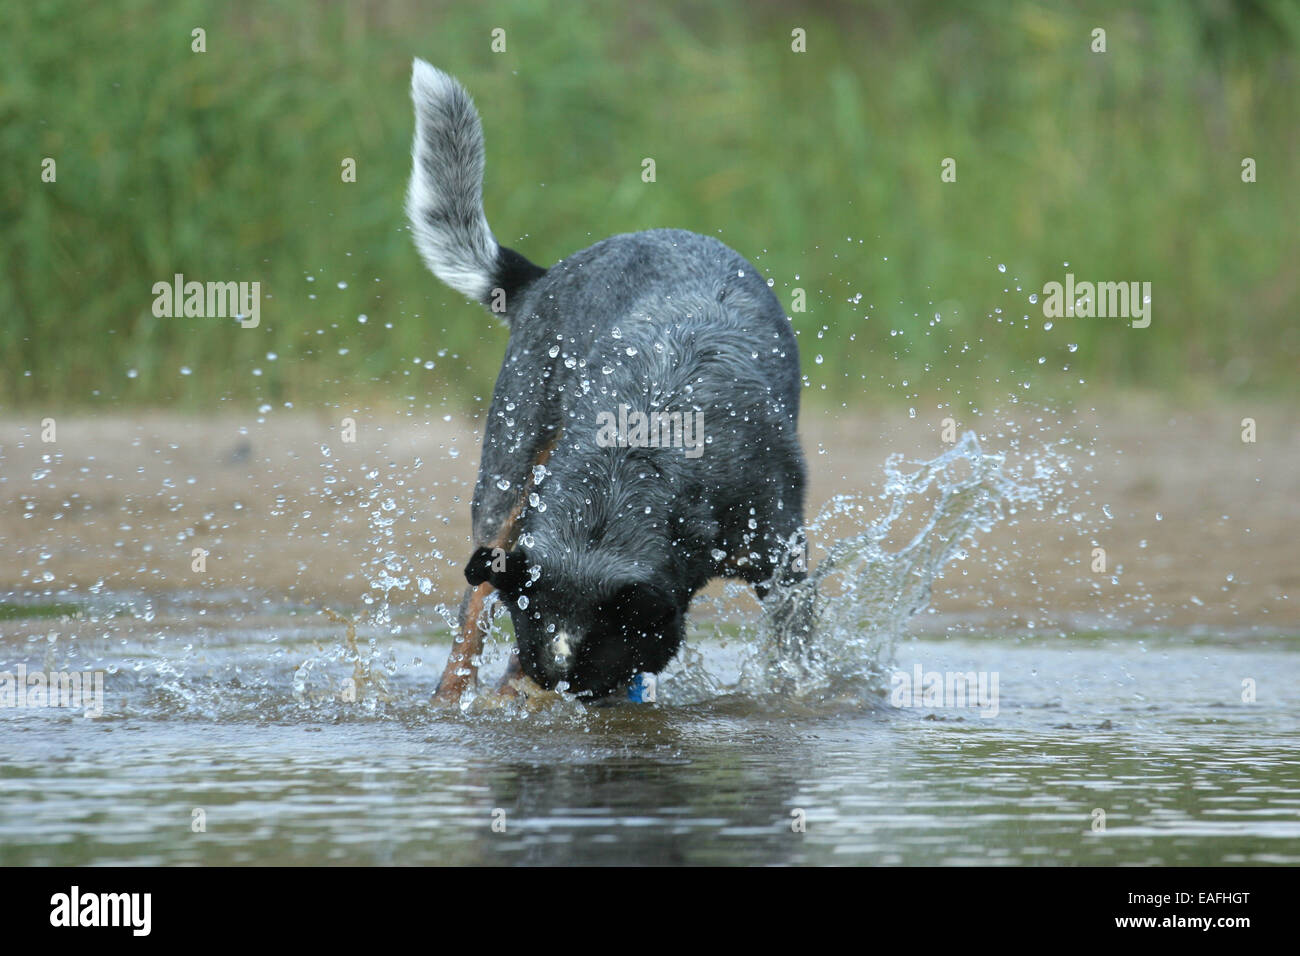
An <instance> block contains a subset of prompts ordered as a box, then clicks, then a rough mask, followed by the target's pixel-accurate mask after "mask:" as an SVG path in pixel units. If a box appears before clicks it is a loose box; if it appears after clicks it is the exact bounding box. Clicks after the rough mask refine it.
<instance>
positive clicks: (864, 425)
mask: <svg viewBox="0 0 1300 956" xmlns="http://www.w3.org/2000/svg"><path fill="white" fill-rule="evenodd" d="M846 414H847V413H845V412H843V411H841V412H840V416H844V415H846ZM947 415H948V413H947V412H943V411H935V410H924V409H922V410H920V411H919V412H918V414H917V416H916V417H911V416H909V415H908V414H907V412H906V410H903V411H892V410H891V411H886V412H883V413H880V414H873V415H866V414H857V415H854V416H853V417H852V418H845V417H838V418H837V417H835V414H834V412H833V411H826V412H820V411H808V412H806V413H805V414H804V416H803V422H802V430H803V439H804V446H805V449H806V451H807V453H808V460H809V468H810V472H811V479H812V480H811V486H810V499H809V504H810V508H809V514H810V515H811V514H813V513H815V512H816V511H817V509H818V508H820V507H821V505H822V504H823V503H824V502H825V501H826V500H827V499H828V498H830V497H831V496H833V495H838V494H852V493H867V494H874V493H876V492H878V491H879V490H880V485H881V480H882V477H883V471H882V465H883V463H884V461H885V459H886V457H887V456H888V455H889V454H891V453H894V452H900V453H902V454H903V455H905V456H906V457H907V458H909V459H925V458H932V457H934V456H935V455H937V454H939V453H940V452H941V451H942V450H944V448H945V447H947V446H945V445H944V444H943V443H942V442H941V441H940V429H941V427H942V426H941V422H942V419H943V418H945V417H947ZM1247 416H1250V417H1253V418H1254V419H1255V420H1256V422H1257V429H1258V438H1257V441H1256V442H1255V443H1253V444H1248V443H1243V442H1242V440H1241V425H1240V422H1241V419H1242V418H1243V417H1247ZM41 417H42V416H39V415H37V414H32V415H31V416H29V417H23V418H18V417H13V416H10V417H7V418H5V419H3V420H0V599H4V600H50V599H51V597H52V596H54V595H57V594H64V595H67V596H72V597H73V598H74V599H75V594H76V593H77V592H84V591H86V590H87V589H90V588H92V587H94V586H96V585H99V587H100V589H101V590H102V591H106V592H112V591H131V592H140V591H143V592H146V593H167V592H195V591H202V592H210V593H212V594H214V595H216V594H220V593H232V592H233V593H239V594H242V595H261V596H265V597H268V598H269V599H270V600H271V601H272V603H278V602H279V601H284V602H291V603H296V604H305V605H309V606H310V605H315V604H320V605H325V604H328V605H330V606H343V607H353V608H360V607H362V606H363V604H362V600H363V595H364V594H365V593H366V592H367V591H368V590H369V588H368V587H367V582H368V581H370V580H373V579H374V578H375V577H376V575H377V574H378V573H379V570H380V567H381V564H382V561H383V558H384V555H385V554H389V553H391V554H394V555H397V556H398V559H397V561H396V562H394V563H393V568H394V571H393V573H394V575H395V576H397V577H406V578H408V579H409V585H408V587H407V588H406V589H405V590H396V591H394V592H393V595H392V596H393V598H394V600H395V603H396V604H398V605H399V606H404V605H406V604H407V603H408V602H409V604H410V605H411V606H412V607H413V608H416V607H419V606H423V605H428V606H430V607H431V606H432V605H433V604H435V603H436V602H437V601H439V600H442V601H448V602H451V601H455V600H457V599H458V597H459V593H460V587H461V581H462V578H461V574H460V569H461V567H462V566H463V563H464V560H465V558H466V557H467V554H468V542H469V501H470V497H471V495H472V492H473V480H474V473H475V469H476V467H477V463H478V441H479V437H478V432H479V426H478V425H477V423H475V422H473V421H469V420H463V419H452V420H444V419H443V418H441V417H434V418H432V419H430V420H428V421H424V420H418V421H417V420H415V419H412V418H405V417H402V416H400V415H395V414H392V413H385V414H383V415H379V414H373V415H372V414H366V413H364V412H363V413H352V414H350V415H345V414H343V413H340V414H339V415H338V416H337V418H335V417H332V416H331V417H325V416H324V415H312V414H307V413H303V412H286V411H273V412H269V413H267V414H266V415H264V416H256V415H254V416H249V417H242V416H239V417H237V416H223V417H210V418H198V419H196V418H186V417H183V416H179V415H173V414H169V413H165V412H148V413H141V414H130V415H128V414H114V415H111V416H103V417H93V418H92V417H85V416H73V415H68V416H61V415H55V416H54V417H55V425H56V441H55V442H53V443H45V442H42V440H41V428H42V425H41ZM344 417H351V418H353V419H355V421H356V428H357V431H356V441H355V442H351V443H349V442H344V441H343V440H342V435H341V433H340V428H341V419H342V418H344ZM259 418H260V419H262V420H261V421H259V420H258V419H259ZM957 424H958V427H959V429H961V430H966V429H968V428H969V429H972V430H974V431H976V432H977V433H978V434H979V435H980V437H981V441H982V443H983V444H984V445H985V447H986V449H992V448H1001V449H1007V450H1008V452H1009V454H1010V455H1011V456H1012V457H1013V458H1014V457H1015V456H1016V455H1018V454H1020V455H1023V448H1022V449H1017V448H1016V447H1014V446H1015V444H1016V443H1017V442H1018V441H1019V442H1020V443H1021V444H1022V446H1023V445H1024V441H1023V436H1025V435H1027V434H1029V433H1031V432H1037V433H1039V434H1040V435H1044V436H1047V437H1048V438H1051V439H1061V438H1065V437H1067V436H1074V438H1075V439H1076V442H1077V443H1078V444H1079V445H1080V446H1081V448H1082V450H1077V451H1074V452H1072V453H1071V455H1070V461H1071V463H1072V465H1071V473H1070V475H1069V481H1068V482H1067V488H1066V490H1067V492H1068V495H1069V497H1070V498H1071V500H1070V501H1069V502H1068V504H1067V507H1066V509H1065V513H1064V514H1062V515H1052V514H1046V513H1045V514H1035V515H1030V516H1023V515H1022V516H1020V520H1019V521H1018V523H1017V524H1016V525H1015V526H1004V527H1000V528H998V529H996V530H995V531H994V532H993V533H991V534H989V535H987V536H985V538H984V539H982V540H981V541H980V544H979V546H978V547H977V548H975V549H973V550H972V556H971V559H970V560H968V561H966V562H964V563H963V565H962V566H961V567H962V569H964V571H965V573H964V574H963V573H961V570H960V569H956V568H955V569H954V570H953V571H952V572H951V573H949V574H948V575H946V576H945V578H944V580H943V581H941V582H940V583H939V585H938V586H937V587H936V591H935V599H934V601H933V608H934V611H935V616H934V617H932V618H931V617H926V618H923V619H922V620H921V621H920V622H918V623H919V626H920V627H921V628H925V629H933V628H934V627H936V626H939V625H941V624H942V625H944V626H951V627H953V628H955V629H960V628H962V627H968V626H974V625H979V626H980V627H994V628H1000V627H1011V628H1024V627H1027V626H1033V627H1036V628H1038V627H1042V628H1052V627H1060V628H1068V629H1078V628H1088V627H1099V628H1106V629H1115V628H1116V627H1132V628H1137V629H1143V630H1153V629H1155V630H1163V629H1202V630H1224V631H1234V632H1242V631H1247V630H1250V629H1252V628H1260V629H1263V630H1266V631H1276V630H1287V629H1297V628H1300V602H1297V600H1296V599H1295V596H1296V593H1297V591H1298V590H1300V561H1297V539H1298V538H1300V503H1298V501H1297V491H1300V426H1298V425H1297V423H1296V421H1295V418H1294V415H1293V409H1292V408H1290V407H1288V406H1284V405H1282V404H1271V405H1265V406H1255V407H1250V408H1244V407H1242V408H1239V407H1233V408H1215V409H1213V410H1211V409H1208V408H1205V409H1199V410H1194V411H1186V410H1183V411H1178V410H1174V409H1171V408H1169V407H1161V406H1159V405H1156V404H1147V405H1143V404H1140V403H1139V404H1128V403H1125V404H1124V405H1123V406H1120V405H1119V404H1117V405H1115V406H1114V407H1109V408H1106V407H1098V408H1097V409H1096V410H1091V409H1090V410H1087V411H1081V412H1079V413H1078V414H1073V413H1071V414H1061V413H1055V412H1053V413H1047V412H1043V411H1041V410H1036V409H1032V408H1029V407H1027V406H1020V407H1018V408H1015V409H1014V410H1013V414H1011V415H1007V414H998V415H991V414H990V415H986V416H984V418H983V419H975V420H973V421H970V422H966V421H961V420H960V418H959V420H958V423H957ZM323 448H327V449H328V453H326V451H324V450H323ZM1089 468H1090V469H1091V470H1089ZM1107 512H1108V513H1109V516H1108V515H1107ZM375 515H377V516H378V521H376V518H375V517H374V516H375ZM1157 515H1159V517H1157ZM382 522H391V523H390V524H388V525H387V526H386V527H385V526H384V525H383V524H382ZM1094 529H1095V530H1094ZM1094 539H1096V540H1095V541H1094ZM1098 545H1100V546H1103V547H1105V549H1106V557H1107V565H1108V573H1106V574H1096V573H1093V572H1092V571H1091V564H1092V561H1093V548H1094V547H1095V546H1098ZM195 548H202V549H204V550H205V551H206V552H207V556H206V558H205V565H206V567H205V570H203V571H202V572H197V571H195V570H193V568H192V566H193V562H194V556H193V552H194V549H195ZM817 555H818V550H817V548H816V547H814V550H813V555H812V558H813V561H814V563H815V562H816V560H817ZM1118 567H1122V573H1120V574H1119V576H1118V578H1117V582H1118V583H1116V582H1115V581H1113V580H1112V575H1114V573H1115V570H1116V568H1118ZM420 578H427V584H426V585H425V586H426V587H427V589H428V593H427V594H425V593H421V592H422V588H421V584H420V581H419V579H420ZM429 617H430V620H431V623H432V622H433V620H434V615H433V614H432V613H430V614H429Z"/></svg>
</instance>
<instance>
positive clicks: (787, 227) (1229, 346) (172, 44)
mask: <svg viewBox="0 0 1300 956" xmlns="http://www.w3.org/2000/svg"><path fill="white" fill-rule="evenodd" d="M1126 7H1127V5H1126V4H1120V3H1109V2H1100V3H1095V4H1088V5H1086V6H1085V5H1083V4H1077V5H1076V4H1065V3H1031V2H1014V3H974V2H969V3H956V4H948V5H939V4H937V3H928V2H921V3H911V4H886V3H874V2H873V3H849V2H837V3H814V4H810V5H808V6H807V7H805V8H802V9H795V8H793V7H788V6H787V5H785V4H780V3H775V2H764V3H744V2H741V0H713V2H709V3H703V4H691V5H681V6H680V7H679V8H677V9H675V10H663V9H661V8H660V6H659V5H652V4H636V5H623V4H620V5H607V4H597V3H589V2H558V0H557V2H548V0H521V2H504V3H480V4H449V3H448V4H429V3H414V2H399V3H392V4H362V3H357V4H333V3H328V4H326V3H319V4H318V3H307V2H270V3H259V4H255V5H254V4H247V5H245V4H224V3H223V4H215V3H200V2H196V0H167V2H164V0H134V2H125V3H114V4H85V3H74V2H65V0H46V2H41V0H33V2H25V3H10V4H5V5H4V6H3V7H2V8H0V11H2V12H0V161H2V163H3V169H4V170H5V177H4V180H3V183H0V315H2V316H3V319H0V403H3V404H4V405H8V406H19V407H34V406H40V407H49V406H55V405H57V406H85V405H89V406H94V407H105V406H112V405H135V404H142V405H159V404H165V405H177V406H180V407H184V408H191V409H196V410H204V409H212V408H214V407H215V406H218V405H219V404H220V403H231V404H233V405H236V406H239V407H247V406H248V405H250V404H254V403H259V402H263V401H266V402H280V401H286V400H292V401H294V402H296V403H299V404H307V403H323V404H344V405H346V404H348V403H352V402H377V403H392V404H399V405H400V404H411V405H415V406H419V405H422V404H424V403H426V402H430V401H432V403H433V404H435V405H436V404H438V403H439V402H440V401H442V400H445V401H446V402H447V403H448V404H451V405H453V406H464V405H468V404H470V403H472V402H473V401H474V399H475V398H476V397H481V396H484V395H486V394H487V393H488V392H489V390H490V388H491V384H492V381H493V380H494V377H495V370H496V365H497V363H498V362H499V358H500V354H501V350H502V347H503V344H504V341H505V333H504V331H502V330H500V329H498V328H496V327H494V326H493V325H492V323H490V321H488V320H487V319H486V318H485V317H484V315H483V314H482V313H480V312H479V310H478V309H477V308H475V307H474V306H471V305H469V304H466V303H463V302H461V301H460V300H459V298H458V297H457V296H456V295H454V294H453V293H450V292H448V291H447V290H445V289H444V288H443V287H442V286H441V285H439V284H438V283H437V282H436V281H435V280H434V279H433V278H432V277H431V276H429V275H428V274H427V273H426V272H425V271H424V270H423V268H422V267H421V265H420V264H419V261H418V259H417V257H416V254H415V252H414V250H413V249H412V247H411V243H410V237H409V235H408V234H407V232H406V230H405V227H404V220H403V215H402V209H401V205H402V195H403V191H404V188H405V180H406V176H407V172H408V167H409V148H410V146H409V141H410V135H411V117H410V106H409V100H408V94H407V83H408V73H409V62H410V58H411V57H412V56H413V55H420V56H423V57H425V58H426V59H429V60H431V61H432V62H434V63H436V64H437V65H439V66H441V67H443V68H445V69H447V70H449V71H451V72H453V73H455V74H457V75H458V76H460V77H461V78H462V79H463V81H464V82H465V83H466V84H467V85H468V87H469V88H470V90H471V91H472V92H473V93H474V95H475V97H476V99H477V101H478V104H479V106H480V109H481V111H482V113H483V116H484V122H485V126H486V131H487V136H488V153H489V155H488V177H487V184H486V204H487V208H488V217H489V220H490V221H491V222H492V224H493V227H494V230H495V231H496V233H497V235H498V237H499V238H501V239H502V241H503V242H506V243H507V244H511V245H515V246H516V247H518V248H519V249H520V250H521V251H523V252H524V253H525V254H527V255H529V256H530V257H531V258H533V259H535V260H536V261H539V262H542V263H548V264H549V263H550V262H553V261H554V260H556V259H557V258H559V257H561V256H563V255H566V254H567V253H569V252H572V251H574V250H576V249H578V248H581V247H583V246H585V245H587V244H589V243H590V242H592V241H594V240H596V239H598V238H601V237H603V236H605V235H608V234H611V233H615V232H620V231H628V230H636V229H643V228H649V227H656V226H677V227H682V228H687V229H694V230H696V231H699V232H706V233H710V234H715V235H719V236H720V237H721V238H722V239H723V240H724V241H726V242H728V243H730V244H731V245H733V246H734V247H735V248H737V249H738V250H739V251H740V252H742V253H743V254H745V255H747V256H749V257H750V258H751V259H753V260H754V261H755V262H756V264H757V265H758V266H759V268H760V269H761V270H762V271H763V272H764V273H765V274H766V275H767V276H769V277H770V278H771V279H773V280H774V288H775V290H776V291H777V292H778V294H779V295H780V296H781V298H782V300H783V301H784V302H785V303H786V305H787V308H789V307H790V303H791V292H792V290H793V289H794V288H795V287H800V288H803V289H805V290H806V292H807V296H808V309H807V312H805V313H796V314H794V315H793V318H794V320H795V325H796V328H797V329H798V330H799V333H800V337H801V345H802V350H803V359H804V367H805V371H806V373H807V375H808V377H809V381H810V392H809V400H810V401H814V402H818V401H820V402H826V403H830V402H836V403H838V402H843V403H848V404H850V405H852V404H853V403H855V402H857V401H859V400H863V399H864V398H865V399H869V400H871V401H879V400H881V399H882V398H885V399H890V398H893V399H897V400H899V401H902V400H908V399H911V398H912V397H913V396H915V395H918V394H922V395H928V394H935V393H938V394H941V395H946V396H947V397H948V398H949V399H953V398H956V399H957V400H958V401H973V400H975V399H976V398H977V397H978V396H980V395H985V394H990V393H992V394H998V395H1002V396H1005V395H1006V394H1008V393H1010V392H1015V393H1017V394H1024V393H1025V392H1024V389H1025V386H1030V387H1031V388H1032V392H1031V393H1030V394H1033V395H1061V396H1067V397H1068V396H1071V395H1076V394H1077V391H1078V388H1079V386H1078V379H1080V378H1082V379H1084V380H1085V381H1086V382H1087V387H1088V388H1089V389H1093V388H1101V389H1107V388H1114V389H1132V388H1146V389H1157V390H1160V391H1161V392H1164V393H1166V394H1169V395H1172V396H1175V397H1176V396H1180V395H1189V396H1190V395H1195V394H1199V393H1200V392H1201V390H1203V389H1206V388H1208V389H1210V390H1211V392H1212V394H1215V395H1218V394H1236V393H1247V394H1251V393H1286V394H1294V393H1295V389H1296V385H1295V382H1296V376H1295V367H1296V362H1297V356H1298V355H1300V328H1297V323H1296V321H1295V320H1296V318H1297V314H1298V312H1300V310H1298V309H1297V305H1298V303H1300V288H1298V284H1297V270H1296V263H1297V262H1300V230H1297V227H1296V223H1297V222H1298V221H1300V202H1298V196H1300V190H1298V188H1297V183H1298V182H1300V150H1298V149H1297V146H1298V145H1300V143H1298V142H1297V139H1298V136H1300V134H1298V132H1297V131H1298V129H1300V124H1297V123H1296V102H1297V100H1298V99H1300V97H1298V96H1297V93H1298V90H1300V74H1298V70H1297V68H1298V59H1297V50H1298V49H1300V12H1297V11H1300V8H1298V7H1297V6H1296V5H1295V4H1294V3H1292V2H1290V0H1255V2H1251V3H1241V4H1229V3H1226V2H1214V0H1199V2H1198V0H1157V2H1150V3H1144V4H1141V5H1139V9H1137V10H1129V9H1126ZM198 26H201V27H203V28H205V29H206V31H207V52H206V53H203V54H198V53H193V52H191V49H190V42H191V41H190V34H191V30H192V29H193V28H195V27H198ZM1095 26H1102V27H1104V28H1106V30H1107V34H1108V35H1107V43H1108V51H1107V52H1106V53H1105V54H1094V53H1092V52H1090V50H1089V43H1090V31H1091V30H1092V28H1093V27H1095ZM495 27H501V28H504V29H505V30H506V31H507V33H506V35H507V50H506V52H504V53H493V52H492V51H491V50H490V48H489V43H490V39H491V36H490V34H491V30H492V29H493V28H495ZM794 27H802V28H803V29H806V30H807V35H808V52H807V53H804V54H796V53H793V52H791V49H790V31H791V29H792V28H794ZM47 156H48V157H53V158H55V159H56V161H57V164H58V165H57V171H58V179H57V182H55V183H43V182H41V179H40V170H41V161H42V159H43V158H44V157H47ZM1244 156H1251V157H1253V158H1254V159H1255V160H1256V161H1257V163H1258V170H1259V172H1258V178H1259V181H1258V182H1257V183H1254V184H1249V185H1248V184H1244V183H1242V182H1241V179H1240V164H1241V160H1242V157H1244ZM344 157H352V158H354V159H355V160H356V162H357V169H358V177H357V182H356V183H351V184H349V183H344V182H342V181H341V177H340V163H341V161H342V160H343V158H344ZM644 157H653V158H654V159H655V161H656V165H657V182H655V183H653V184H646V183H643V182H642V181H641V176H640V173H641V161H642V159H643V158H644ZM944 157H953V158H955V159H956V161H957V173H958V178H957V182H956V183H942V182H941V181H940V163H941V161H942V159H943V158H944ZM1067 261H1068V262H1069V263H1070V265H1069V270H1068V271H1072V272H1074V273H1075V275H1076V276H1077V277H1078V278H1079V279H1091V280H1097V279H1105V280H1144V281H1150V282H1151V283H1152V286H1153V291H1152V298H1153V322H1152V325H1151V327H1150V328H1149V329H1145V330H1133V329H1128V328H1126V327H1124V325H1123V324H1122V323H1120V322H1117V321H1115V320H1109V321H1108V320H1101V319H1060V320H1056V321H1055V322H1054V324H1053V328H1052V329H1051V330H1045V329H1044V328H1043V326H1044V318H1043V315H1042V311H1041V304H1039V305H1037V306H1033V305H1030V304H1029V302H1028V301H1027V298H1028V295H1029V294H1030V293H1031V292H1037V291H1040V290H1041V288H1042V286H1043V284H1044V283H1045V282H1047V281H1052V280H1062V279H1063V278H1064V273H1065V272H1066V271H1067V268H1066V267H1065V266H1064V265H1063V263H1065V262H1067ZM999 263H1004V264H1005V265H1006V266H1007V271H1006V273H1005V274H1004V273H1001V272H999V271H998V270H997V268H996V267H997V265H998V264H999ZM176 272H181V273H184V274H185V276H186V277H187V278H189V279H198V280H200V281H206V280H223V281H225V280H248V281H253V280H256V281H260V282H261V283H262V291H263V303H262V318H261V326H260V327H259V328H257V329H250V330H243V329H239V328H238V327H237V326H236V325H235V324H234V322H233V321H224V320H218V319H156V318H154V317H153V315H152V314H151V311H150V307H151V304H152V301H153V296H152V293H151V291H150V290H151V287H152V285H153V283H155V282H158V281H166V280H169V279H170V277H171V276H172V275H173V274H174V273H176ZM309 276H311V277H314V281H313V282H308V281H307V279H308V277H309ZM340 282H346V283H347V287H346V288H345V289H340V288H338V284H339V283H340ZM859 295H860V296H861V298H860V300H857V301H851V300H854V299H855V297H857V296H859ZM313 296H314V297H313ZM998 310H1001V311H1000V312H999V311H998ZM361 313H365V314H366V315H367V317H368V321H367V322H366V323H365V324H361V323H360V322H358V319H357V316H358V315H359V314H361ZM935 313H939V314H940V315H941V316H942V321H941V322H940V323H936V324H931V323H932V322H933V316H934V315H935ZM1024 315H1028V317H1029V318H1028V321H1025V320H1023V319H1021V316H1024ZM891 333H892V334H891ZM1070 345H1075V346H1076V347H1077V348H1076V350H1074V351H1071V350H1070V348H1069V347H1070ZM341 350H347V351H346V354H340V351H341ZM267 353H275V354H276V355H277V356H278V357H277V358H276V359H274V360H270V359H268V358H267ZM818 355H821V356H822V361H821V362H818V361H817V356H818ZM1040 357H1041V358H1042V359H1044V361H1043V362H1042V363H1040V362H1039V358H1040ZM416 359H419V363H418V364H417V362H416ZM430 360H432V361H433V362H434V363H435V365H434V368H432V369H426V368H424V363H426V362H428V361H430ZM182 366H185V367H188V368H189V369H191V370H192V374H189V375H182V374H181V373H180V369H181V367H182ZM129 370H134V377H128V372H129ZM256 370H260V374H257V372H256ZM429 396H433V398H432V400H431V399H430V398H429Z"/></svg>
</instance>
